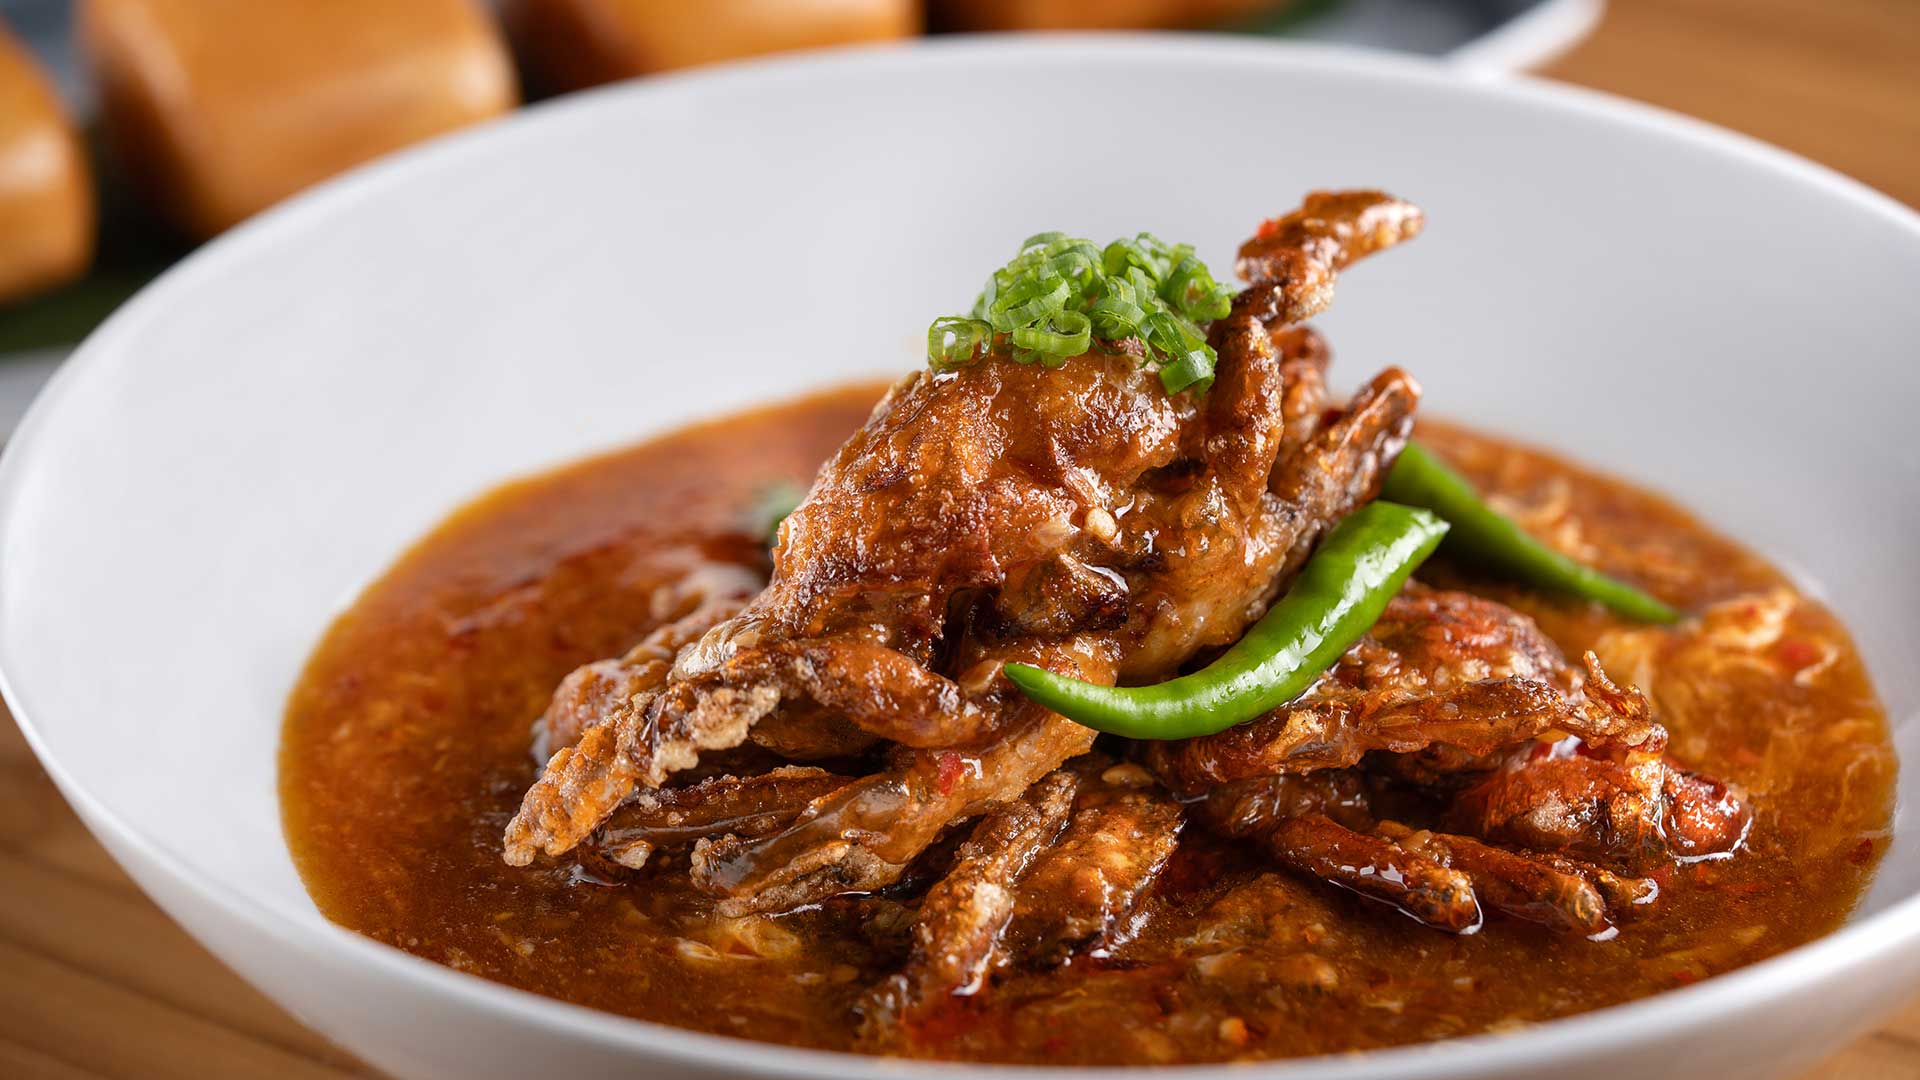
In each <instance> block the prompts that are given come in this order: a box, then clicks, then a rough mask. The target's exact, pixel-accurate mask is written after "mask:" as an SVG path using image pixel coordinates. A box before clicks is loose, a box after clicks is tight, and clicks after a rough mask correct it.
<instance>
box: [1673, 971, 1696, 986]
mask: <svg viewBox="0 0 1920 1080" xmlns="http://www.w3.org/2000/svg"><path fill="white" fill-rule="evenodd" d="M1673 981H1674V982H1677V983H1679V984H1680V985H1681V986H1691V985H1693V984H1694V983H1697V982H1699V981H1700V976H1698V975H1695V974H1694V973H1693V972H1691V971H1676V972H1674V973H1673Z"/></svg>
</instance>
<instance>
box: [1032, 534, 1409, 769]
mask: <svg viewBox="0 0 1920 1080" xmlns="http://www.w3.org/2000/svg"><path fill="white" fill-rule="evenodd" d="M1446 532H1447V524H1446V522H1444V521H1441V520H1440V519H1439V518H1438V517H1436V516H1434V515H1433V514H1431V513H1429V512H1427V511H1425V510H1419V509H1415V508H1413V507H1409V506H1398V505H1395V504H1393V503H1388V502H1377V501H1376V502H1372V503H1369V504H1367V505H1366V506H1364V507H1362V508H1360V509H1359V510H1356V511H1354V512H1353V513H1352V514H1350V515H1348V516H1347V519H1346V520H1345V521H1342V522H1341V523H1340V524H1339V525H1337V526H1335V527H1334V529H1333V531H1332V532H1330V533H1328V534H1327V538H1326V539H1325V540H1323V541H1321V542H1320V547H1319V549H1318V550H1317V551H1315V552H1314V553H1313V558H1311V559H1309V560H1308V561H1307V565H1306V567H1305V568H1303V569H1302V570H1301V571H1300V577H1299V578H1298V579H1297V580H1296V581H1295V582H1294V583H1293V587H1292V588H1290V589H1288V590H1287V594H1286V595H1285V596H1283V597H1281V598H1280V599H1279V600H1278V601H1277V602H1275V603H1274V605H1273V607H1271V608H1269V609H1268V610H1267V613H1266V614H1265V615H1264V616H1262V617H1261V619H1260V621H1259V622H1257V623H1254V624H1253V628H1252V629H1250V630H1248V631H1247V632H1246V635H1245V636H1243V637H1242V638H1241V639H1240V640H1239V641H1238V642H1237V643H1235V644H1234V646H1233V647H1232V648H1230V649H1228V650H1227V651H1226V652H1224V653H1222V654H1220V657H1219V658H1218V659H1216V660H1215V661H1214V662H1213V663H1211V664H1208V665H1207V666H1206V667H1204V668H1202V669H1201V670H1199V671H1196V672H1194V673H1193V674H1191V675H1182V676H1181V677H1179V678H1177V679H1172V680H1169V681H1167V682H1163V683H1159V684H1156V685H1154V686H1128V687H1113V686H1098V685H1095V684H1093V683H1089V682H1082V681H1081V680H1079V679H1071V678H1067V677H1066V676H1064V675H1055V674H1054V673H1053V672H1051V671H1046V670H1043V669H1041V668H1037V667H1033V666H1031V665H1028V664H1008V665H1007V667H1006V671H1007V678H1008V679H1011V680H1012V681H1013V684H1014V685H1015V686H1017V687H1019V688H1020V690H1021V692H1023V693H1025V694H1026V695H1027V696H1028V697H1030V698H1032V699H1033V700H1034V701H1037V702H1039V703H1040V704H1042V705H1045V706H1046V707H1047V708H1049V709H1052V710H1053V711H1054V712H1057V713H1059V714H1060V715H1061V716H1064V717H1067V718H1068V719H1070V720H1077V721H1079V722H1080V723H1082V724H1085V725H1086V726H1088V727H1090V728H1094V729H1095V730H1098V731H1105V732H1109V733H1111V734H1114V735H1124V736H1126V737H1127V738H1130V739H1190V738H1193V737H1195V736H1199V735H1211V734H1213V733H1214V732H1216V731H1224V730H1226V729H1227V728H1230V727H1232V726H1233V725H1235V724H1239V723H1244V722H1246V721H1248V720H1251V719H1253V718H1254V717H1256V716H1259V715H1260V714H1261V713H1264V712H1267V711H1269V710H1271V709H1275V708H1278V707H1279V706H1281V705H1284V704H1286V703H1287V702H1289V701H1292V700H1293V699H1294V698H1296V697H1299V696H1300V695H1301V694H1302V693H1303V692H1305V691H1306V689H1307V687H1308V686H1310V685H1312V683H1313V680H1314V679H1316V678H1318V677H1319V676H1320V673H1321V672H1323V671H1325V670H1326V669H1327V668H1329V667H1331V666H1332V665H1333V662H1334V661H1335V660H1338V659H1339V658H1340V655H1341V654H1342V653H1344V652H1346V651H1347V649H1348V647H1349V646H1351V645H1352V644H1353V643H1354V642H1355V641H1358V640H1359V639H1360V636H1361V635H1362V634H1365V633H1366V632H1367V631H1368V630H1369V629H1370V628H1372V626H1373V624H1374V623H1375V622H1376V621H1378V620H1379V618H1380V613H1381V612H1382V611H1384V610H1386V607H1387V601H1389V600H1392V599H1393V597H1394V594H1396V593H1398V592H1399V591H1400V586H1402V585H1404V584H1405V583H1406V580H1407V575H1408V574H1411V573H1413V569H1414V567H1416V566H1419V565H1420V564H1421V563H1422V562H1423V561H1425V560H1426V557H1427V556H1428V555H1431V554H1433V549H1434V548H1435V547H1437V546H1438V545H1439V543H1440V538H1441V537H1442V536H1445V535H1446Z"/></svg>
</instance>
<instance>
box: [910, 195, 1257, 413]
mask: <svg viewBox="0 0 1920 1080" xmlns="http://www.w3.org/2000/svg"><path fill="white" fill-rule="evenodd" d="M1232 302H1233V293H1232V290H1231V289H1229V288H1227V287H1226V286H1224V285H1221V284H1220V283H1219V282H1217V281H1215V280H1214V278H1213V274H1212V273H1211V272H1210V271H1209V270H1208V269H1207V266H1206V264H1205V263H1203V262H1201V261H1200V260H1199V258H1197V257H1196V256H1195V255H1194V253H1193V248H1191V247H1189V246H1188V245H1186V244H1172V245H1169V244H1165V243H1162V242H1161V241H1160V240H1159V239H1157V238H1155V237H1154V236H1152V235H1150V234H1148V233H1140V234H1139V235H1137V236H1134V237H1131V238H1123V239H1120V240H1115V241H1114V242H1113V243H1111V244H1108V245H1107V246H1106V247H1104V248H1101V247H1095V246H1094V245H1093V244H1092V243H1089V242H1088V241H1086V240H1082V239H1078V238H1076V237H1071V236H1067V235H1065V234H1064V233H1058V232H1043V233H1036V234H1034V235H1033V236H1030V237H1028V238H1027V239H1026V241H1025V242H1024V243H1022V244H1021V245H1020V250H1019V252H1018V253H1017V254H1016V255H1015V256H1014V257H1013V259H1012V260H1010V261H1009V262H1008V263H1007V264H1006V265H1005V266H1002V267H1001V268H1000V269H998V270H996V271H994V272H993V273H992V274H991V275H990V276H989V277H988V278H987V282H986V284H985V286H983V287H982V288H981V290H980V296H979V298H978V299H977V300H975V301H974V305H973V311H972V315H971V317H960V316H948V317H945V318H941V319H936V320H934V323H933V325H932V326H930V327H929V328H928V330H927V358H928V361H929V362H930V363H931V364H932V365H933V367H934V369H935V370H939V371H951V370H953V369H955V368H959V367H964V366H966V365H967V364H970V363H972V362H973V361H974V360H976V359H978V358H979V357H980V356H981V355H984V354H986V353H987V352H990V351H992V350H994V349H996V348H1005V349H1006V350H1007V351H1008V355H1009V356H1010V357H1011V358H1012V359H1013V360H1014V362H1016V363H1021V364H1034V363H1037V364H1041V365H1043V366H1045V367H1050V368H1051V367H1059V366H1060V365H1061V364H1063V363H1065V362H1066V361H1067V360H1068V359H1069V358H1071V357H1074V356H1079V355H1080V354H1082V353H1085V352H1087V351H1088V350H1090V349H1092V348H1093V347H1094V346H1095V344H1096V343H1099V344H1101V345H1102V346H1103V347H1104V348H1105V349H1106V350H1107V351H1109V352H1124V351H1128V350H1126V349H1121V348H1117V346H1121V345H1123V344H1125V343H1126V342H1129V341H1137V342H1139V344H1140V350H1139V351H1140V352H1144V354H1145V362H1146V363H1147V364H1148V365H1150V366H1152V367H1155V368H1157V369H1159V372H1160V378H1161V382H1162V384H1163V385H1165V386H1166V388H1167V390H1168V392H1169V393H1178V392H1180V391H1182V390H1186V389H1193V390H1195V391H1196V392H1204V391H1205V390H1206V388H1207V386H1208V385H1209V384H1210V383H1211V382H1212V381H1213V365H1214V361H1215V359H1216V357H1215V355H1214V351H1213V348H1212V347H1211V346H1209V345H1208V344H1207V341H1206V334H1205V332H1204V330H1203V329H1202V327H1201V324H1204V323H1207V322H1211V321H1213V320H1215V319H1219V318H1222V317H1224V316H1225V315H1226V314H1227V312H1228V311H1229V310H1230V308H1231V306H1232Z"/></svg>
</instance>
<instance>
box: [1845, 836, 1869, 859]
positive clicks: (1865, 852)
mask: <svg viewBox="0 0 1920 1080" xmlns="http://www.w3.org/2000/svg"><path fill="white" fill-rule="evenodd" d="M1847 857H1848V858H1850V859H1852V860H1853V861H1854V863H1855V864H1856V865H1859V866H1865V865H1867V863H1869V862H1871V861H1873V840H1872V839H1871V838H1869V839H1864V840H1861V841H1860V842H1859V843H1858V844H1855V845H1854V846H1853V853H1852V854H1851V855H1849V856H1847Z"/></svg>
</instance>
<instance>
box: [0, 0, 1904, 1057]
mask: <svg viewBox="0 0 1920 1080" xmlns="http://www.w3.org/2000/svg"><path fill="white" fill-rule="evenodd" d="M1548 73H1549V74H1551V75H1553V76H1556V77H1558V78H1562V79H1566V80H1568V81H1571V82H1578V83H1583V84H1586V85H1588V86H1594V87H1598V88H1600V89H1604V90H1609V91H1612V92H1614V93H1619V94H1624V95H1627V96H1629V97H1637V98H1641V99H1643V100H1646V101H1651V102H1655V103H1657V104H1661V105H1665V106H1668V107H1670V108H1673V109H1677V110H1679V111H1682V112H1687V113H1692V114H1694V115H1696V116H1700V117H1703V118H1705V119H1708V120H1712V121H1715V122H1717V123H1721V124H1725V125H1727V126H1729V127H1733V128H1737V129H1740V130H1742V131H1746V132H1749V133H1751V134H1754V135H1757V136H1759V137H1761V138H1763V139H1766V140H1768V141H1770V142H1774V143H1778V144H1780V145H1782V146H1785V147H1788V148H1790V149H1793V150H1796V151H1799V152H1800V153H1803V154H1806V155H1808V156H1809V157H1812V158H1814V159H1816V160H1818V161H1822V162H1825V163H1826V164H1828V165H1832V166H1834V167H1835V168H1838V169H1840V170H1841V171H1843V172H1847V173H1850V174H1852V175H1854V176H1857V177H1859V178H1860V179H1862V180H1865V181H1866V182H1867V183H1869V184H1872V185H1874V186H1875V187H1878V188H1879V189H1881V190H1882V191H1885V192H1887V193H1889V194H1891V195H1893V196H1894V197H1896V198H1899V199H1902V200H1905V201H1906V202H1908V203H1910V204H1920V0H1840V2H1834V3H1821V2H1819V0H1615V3H1614V4H1613V5H1612V7H1611V9H1610V10H1609V12H1608V14H1607V17H1606V19H1605V21H1604V22H1603V23H1602V24H1601V26H1600V28H1599V29H1598V30H1597V31H1596V32H1595V34H1594V35H1593V37H1592V38H1591V39H1589V40H1588V41H1587V42H1586V43H1585V44H1583V45H1582V46H1580V47H1579V48H1578V49H1576V50H1575V51H1574V52H1573V53H1571V54H1570V55H1568V56H1566V57H1564V58H1563V59H1561V60H1560V61H1558V62H1557V63H1555V64H1554V65H1552V66H1551V67H1550V68H1549V69H1548ZM353 1075H358V1076H365V1075H370V1073H369V1072H368V1070H367V1069H366V1068H365V1067H364V1066H362V1065H360V1064H359V1063H357V1062H356V1061H354V1060H353V1058H351V1057H350V1056H348V1055H347V1054H345V1053H343V1052H341V1051H340V1050H338V1049H336V1048H334V1047H332V1046H330V1045H329V1044H328V1043H327V1042H326V1041H325V1040H323V1039H321V1038H320V1037H319V1036H317V1035H314V1034H313V1033H312V1032H310V1031H308V1030H307V1029H305V1028H304V1027H302V1026H300V1024H299V1023H297V1022H296V1021H294V1020H293V1019H292V1018H290V1017H288V1016H287V1015H286V1014H285V1013H283V1012H281V1011H280V1010H279V1009H278V1008H277V1007H275V1006H274V1005H273V1004H272V1003H271V1002H269V1001H267V1000H266V999H265V998H262V997H261V996H260V995H259V994H257V993H255V992H254V991H253V990H251V989H250V988H248V987H247V986H246V985H245V984H244V983H242V982H241V981H240V980H239V979H238V978H236V977H235V976H234V975H233V974H232V973H231V972H229V971H227V969H226V968H224V967H222V966H221V964H220V963H219V961H217V960H215V959H214V958H213V957H212V956H210V955H208V954H207V953H206V951H205V950H203V949H201V948H200V947H199V946H198V945H196V944H195V943H194V942H193V941H192V939H190V938H188V937H187V935H186V934H185V933H184V932H183V931H181V930H180V928H179V927H177V926H175V925H174V924H173V923H172V922H171V921H170V920H168V919H167V917H166V916H165V915H162V914H161V913H160V911H159V910H158V909H156V908H155V907H154V906H153V905H152V904H151V903H150V902H148V900H147V899H146V898H145V897H144V896H143V895H141V893H140V892H139V890H138V889H136V888H135V887H134V886H133V883H132V882H130V881H129V880H128V879H127V877H126V875H125V874H123V873H121V871H120V869H119V867H117V866H115V865H114V863H113V861H112V860H111V859H109V858H108V857H107V855H106V852H104V851H103V850H101V848H100V846H99V845H98V844H96V843H95V842H94V841H93V839H92V837H90V836H89V835H87V832H86V830H85V829H84V828H82V827H81V825H80V822H79V821H78V820H77V819H76V818H75V817H74V816H73V814H72V812H71V811H69V810H68V809H67V806H66V804H65V803H64V802H63V801H62V800H61V798H60V796H59V794H58V793H57V792H56V791H55V790H54V788H53V784H52V783H51V782H50V781H49V780H48V779H47V777H46V775H45V774H44V773H43V772H42V771H41V770H40V767H39V765H38V763H36V762H35V761H34V759H33V756H32V755H31V754H30V753H29V752H28V751H27V747H26V743H25V741H24V740H23V739H22V738H21V736H20V734H19V732H18V730H17V729H15V728H14V726H13V725H12V723H11V722H10V721H7V720H0V1076H10V1077H22V1078H26V1077H59V1078H78V1077H99V1076H110V1077H142V1078H146V1077H155V1078H161V1077H174V1076H178V1077H193V1078H213V1077H226V1076H233V1077H262V1076H276V1077H308V1076H313V1077H318V1076H353ZM1813 1075H1814V1076H1815V1077H1819V1078H1821V1080H1835V1078H1841V1077H1846V1078H1860V1080H1865V1078H1876V1077H1889V1078H1891V1077H1915V1076H1920V1001H1917V1002H1914V1003H1913V1004H1911V1005H1910V1006H1909V1007H1908V1008H1907V1009H1906V1010H1905V1011H1904V1012H1902V1013H1901V1014H1900V1015H1898V1016H1897V1017H1895V1018H1894V1019H1893V1020H1892V1021H1890V1022H1889V1023H1887V1024H1886V1025H1885V1026H1884V1027H1883V1028H1881V1029H1880V1030H1879V1031H1877V1032H1875V1033H1874V1034H1872V1035H1870V1036H1868V1037H1867V1038H1864V1039H1862V1040H1860V1041H1859V1042H1857V1043H1855V1044H1854V1045H1853V1046H1851V1047H1849V1048H1847V1049H1846V1050H1845V1051H1843V1052H1842V1053H1840V1054H1839V1055H1838V1056H1836V1057H1835V1058H1833V1060H1831V1061H1829V1062H1828V1063H1827V1064H1826V1065H1824V1066H1822V1067H1821V1068H1820V1069H1818V1070H1816V1071H1815V1073H1814V1074H1813Z"/></svg>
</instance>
